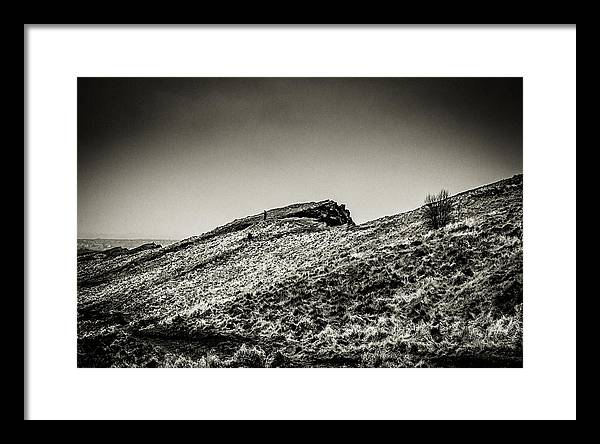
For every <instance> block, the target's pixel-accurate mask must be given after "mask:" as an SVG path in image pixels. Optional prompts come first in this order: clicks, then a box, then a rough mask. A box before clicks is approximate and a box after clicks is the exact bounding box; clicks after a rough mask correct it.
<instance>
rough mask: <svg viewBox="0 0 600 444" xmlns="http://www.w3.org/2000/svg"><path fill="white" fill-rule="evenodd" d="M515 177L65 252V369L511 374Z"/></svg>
mask: <svg viewBox="0 0 600 444" xmlns="http://www.w3.org/2000/svg"><path fill="white" fill-rule="evenodd" d="M522 179H523V177H522V175H518V176H514V177H512V178H510V179H505V180H502V181H499V182H496V183H493V184H490V185H486V186H483V187H480V188H477V189H474V190H470V191H467V192H464V193H461V194H458V195H456V196H454V197H452V199H453V201H454V202H455V204H456V205H457V207H458V209H459V211H458V214H457V217H456V220H455V222H453V223H451V224H450V225H447V226H446V227H444V228H442V229H439V230H435V231H430V230H427V229H426V228H425V227H424V225H423V223H422V220H421V212H422V209H416V210H413V211H409V212H406V213H402V214H398V215H394V216H389V217H384V218H381V219H378V220H374V221H371V222H367V223H364V224H361V225H355V224H354V223H353V221H352V218H351V216H350V212H349V211H348V210H347V209H346V208H345V207H344V206H343V205H338V204H337V203H336V202H333V201H322V202H316V203H306V204H298V205H292V206H289V207H285V208H279V209H274V210H269V211H268V213H267V218H266V220H263V214H262V213H259V214H257V215H254V216H249V217H246V218H242V219H238V220H235V221H233V222H231V223H230V224H227V225H225V226H223V227H219V228H217V229H215V230H213V231H211V232H209V233H206V234H203V235H200V236H196V237H192V238H189V239H185V240H183V241H180V242H176V243H174V244H171V245H168V246H164V247H160V246H156V245H146V246H141V247H138V248H137V249H133V250H127V249H123V250H118V251H114V252H112V253H108V254H104V253H90V252H89V251H87V252H84V253H83V254H81V255H79V256H78V269H77V279H78V307H77V311H78V342H77V352H78V366H80V367H110V366H117V367H133V366H142V367H159V366H160V367H162V366H165V367H220V366H223V367H239V366H245V367H262V366H271V367H380V366H383V367H490V366H491V367H505V366H510V367H514V366H522V326H523V314H522V299H523V297H522V273H523V248H522V247H523V240H522V239H523V237H522V236H523V235H522V218H523V206H522Z"/></svg>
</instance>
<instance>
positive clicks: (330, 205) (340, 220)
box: [205, 199, 354, 237]
mask: <svg viewBox="0 0 600 444" xmlns="http://www.w3.org/2000/svg"><path fill="white" fill-rule="evenodd" d="M289 218H306V219H313V220H315V221H317V222H323V223H324V224H326V225H327V226H330V227H336V226H339V225H344V224H347V225H354V221H353V220H352V217H350V211H348V210H347V209H346V206H345V205H344V204H341V205H340V204H338V203H337V202H335V201H333V200H329V199H328V200H322V201H320V202H307V203H300V204H294V205H288V206H286V207H281V208H274V209H271V210H267V218H266V221H267V222H269V221H273V220H277V219H289ZM264 220H265V219H264V213H263V212H261V213H259V214H255V215H252V216H248V217H244V218H242V219H236V220H234V221H233V222H230V223H228V224H227V225H223V226H222V227H218V228H215V229H214V230H213V231H211V232H210V233H207V234H206V235H205V236H207V237H212V236H215V235H220V234H224V233H233V232H236V231H241V230H244V229H246V228H248V227H249V226H251V225H254V224H258V223H261V222H263V221H264Z"/></svg>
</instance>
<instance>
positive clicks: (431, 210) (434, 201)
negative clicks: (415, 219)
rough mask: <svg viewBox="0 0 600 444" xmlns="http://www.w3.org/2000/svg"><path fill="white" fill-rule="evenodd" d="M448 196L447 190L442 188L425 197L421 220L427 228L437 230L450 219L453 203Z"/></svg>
mask: <svg viewBox="0 0 600 444" xmlns="http://www.w3.org/2000/svg"><path fill="white" fill-rule="evenodd" d="M449 196H450V194H449V193H448V190H442V191H440V192H439V193H437V194H428V195H427V196H426V197H425V208H424V210H423V220H424V222H425V225H426V226H427V227H428V228H429V229H432V230H437V229H438V228H441V227H443V226H445V225H447V224H448V223H450V222H451V221H452V217H453V213H454V204H453V203H452V200H451V199H450V197H449Z"/></svg>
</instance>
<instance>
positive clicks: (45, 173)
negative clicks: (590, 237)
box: [24, 24, 577, 420]
mask: <svg viewBox="0 0 600 444" xmlns="http://www.w3.org/2000/svg"><path fill="white" fill-rule="evenodd" d="M24 133H25V137H24V138H25V140H24V151H25V152H24V164H25V165H24V171H25V180H24V185H25V190H24V220H25V226H24V237H25V239H24V255H25V258H24V284H25V288H24V324H25V325H24V419H27V420H28V419H33V420H523V419H529V420H564V419H569V420H574V419H576V349H577V348H576V221H575V219H576V25H569V24H566V25H561V24H558V25H549V24H546V25H510V24H498V25H493V24H492V25H484V24H471V25H456V24H440V25H435V24H430V25H418V24H417V25H415V24H413V25H393V24H390V25H368V24H367V25H351V24H346V25H343V24H342V25H324V24H317V25H293V24H291V25H283V24H280V25H276V24H275V25H252V24H246V25H235V24H229V25H228V24H222V25H202V24H66V25H64V24H63V25H60V24H26V25H24Z"/></svg>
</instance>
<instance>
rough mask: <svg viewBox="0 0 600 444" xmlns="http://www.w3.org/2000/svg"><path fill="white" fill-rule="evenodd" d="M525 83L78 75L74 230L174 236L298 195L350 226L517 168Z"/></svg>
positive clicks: (95, 234) (287, 201) (86, 234)
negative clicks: (340, 208) (342, 214)
mask: <svg viewBox="0 0 600 444" xmlns="http://www.w3.org/2000/svg"><path fill="white" fill-rule="evenodd" d="M522 109H523V103H522V79H521V78H460V79H448V78H367V79H363V78H330V79H328V78H218V79H211V78H160V79H159V78H80V79H79V80H78V177H77V179H78V236H79V237H80V238H84V237H116V238H156V239H165V238H171V239H182V238H185V237H188V236H192V235H197V234H200V233H203V232H206V231H209V230H211V229H213V228H215V227H216V226H219V225H222V224H225V223H227V222H229V221H231V220H232V219H235V218H239V217H243V216H246V215H248V214H255V213H258V212H261V211H262V210H263V209H269V208H274V207H279V206H284V205H288V204H291V203H295V202H307V201H317V200H322V199H333V200H336V201H337V202H339V203H345V204H346V206H347V208H348V209H349V210H350V212H351V215H352V218H353V219H354V220H355V222H357V223H362V222H365V221H368V220H372V219H376V218H379V217H382V216H386V215H390V214H395V213H399V212H402V211H406V210H410V209H413V208H415V207H418V206H420V205H421V204H422V201H423V198H424V197H425V195H426V194H427V193H429V192H436V191H438V190H439V189H440V188H447V189H448V190H449V191H450V192H451V193H457V192H460V191H464V190H467V189H469V188H473V187H476V186H479V185H482V184H485V183H489V182H493V181H496V180H499V179H502V178H505V177H508V176H511V175H513V174H517V173H521V172H522V168H523V158H522V146H523V138H522V120H523V112H522Z"/></svg>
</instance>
